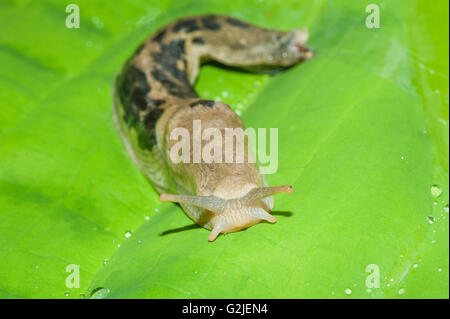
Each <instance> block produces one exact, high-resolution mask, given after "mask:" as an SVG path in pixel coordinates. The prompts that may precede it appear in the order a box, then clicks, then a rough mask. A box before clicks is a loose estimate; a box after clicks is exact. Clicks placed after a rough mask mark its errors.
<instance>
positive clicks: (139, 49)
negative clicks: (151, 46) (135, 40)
mask: <svg viewBox="0 0 450 319" xmlns="http://www.w3.org/2000/svg"><path fill="white" fill-rule="evenodd" d="M144 47H145V42H144V43H142V44H141V45H140V46H138V47H137V48H136V50H135V51H134V53H133V55H136V54H139V53H140V52H141V51H142V49H143V48H144Z"/></svg>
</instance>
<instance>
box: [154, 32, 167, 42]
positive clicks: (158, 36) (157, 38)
mask: <svg viewBox="0 0 450 319" xmlns="http://www.w3.org/2000/svg"><path fill="white" fill-rule="evenodd" d="M165 35H166V29H162V30H161V31H159V32H158V33H157V34H156V35H155V37H154V38H153V40H152V41H154V42H161V41H162V39H163V38H164V36H165Z"/></svg>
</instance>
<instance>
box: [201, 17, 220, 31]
mask: <svg viewBox="0 0 450 319" xmlns="http://www.w3.org/2000/svg"><path fill="white" fill-rule="evenodd" d="M202 23H203V26H204V27H205V29H208V30H219V29H220V24H218V23H217V21H216V17H215V16H206V17H203V18H202Z"/></svg>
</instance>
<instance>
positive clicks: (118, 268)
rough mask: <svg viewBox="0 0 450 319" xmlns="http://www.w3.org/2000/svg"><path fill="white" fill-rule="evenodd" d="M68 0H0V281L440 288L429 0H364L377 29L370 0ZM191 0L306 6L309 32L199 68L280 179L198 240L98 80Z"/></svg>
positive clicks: (1, 293) (26, 294) (443, 185)
mask: <svg viewBox="0 0 450 319" xmlns="http://www.w3.org/2000/svg"><path fill="white" fill-rule="evenodd" d="M68 3H70V2H69V1H67V2H65V1H59V0H58V1H57V0H54V1H50V0H47V1H26V0H22V1H19V0H17V1H11V0H2V1H1V2H0V29H1V30H2V31H0V61H1V68H0V112H1V113H0V114H1V116H0V136H1V144H0V147H1V148H0V174H1V175H0V218H1V222H0V297H3V298H79V297H82V296H83V294H86V295H87V296H88V295H89V294H90V293H91V292H92V291H95V292H96V293H95V294H94V297H111V298H122V297H123V298H139V297H146V298H164V297H177V298H202V297H207V298H220V297H230V298H234V297H256V298H260V297H261V298H264V297H273V298H282V297H287V298H316V297H319V298H343V297H348V298H403V297H406V298H428V297H438V298H448V296H449V288H448V282H449V281H448V280H449V277H448V273H449V271H448V270H449V231H448V230H449V224H448V220H449V216H448V190H449V189H448V188H449V187H448V105H449V104H448V94H449V90H448V54H449V49H448V2H446V1H433V3H432V4H431V3H429V2H427V1H406V0H404V1H399V0H398V1H385V2H382V3H379V5H380V17H381V28H379V29H368V28H366V26H365V19H366V16H367V15H368V13H366V12H365V8H366V6H367V4H369V3H370V1H345V0H342V1H312V0H311V1H294V0H289V1H281V0H274V1H268V0H265V1H262V0H261V1H256V0H255V1H244V0H240V1H228V2H226V1H225V2H224V1H221V0H218V1H206V0H205V1H198V0H195V1H194V0H192V1H187V0H182V1H180V0H177V1H170V0H165V1H137V0H136V1H129V0H127V1H125V0H123V1H92V0H83V1H77V3H78V4H79V6H80V10H81V28H80V29H67V28H65V24H64V23H65V19H66V13H65V6H66V5H67V4H68ZM210 12H213V13H222V14H229V15H233V16H236V17H239V18H242V19H245V20H247V21H250V22H252V23H255V24H258V25H261V26H266V27H272V28H279V29H290V28H298V27H302V26H306V27H308V28H309V30H310V35H311V37H310V42H309V43H310V46H311V47H312V48H313V49H314V50H315V52H316V56H315V58H314V59H312V60H310V61H308V62H307V63H304V64H301V65H299V66H296V67H294V68H292V69H290V70H289V71H286V72H284V73H280V74H278V75H276V76H272V77H269V76H267V75H254V74H246V73H239V72H236V71H233V70H225V69H220V68H217V67H215V66H205V67H204V68H203V69H202V71H201V74H200V79H199V81H198V83H197V85H196V88H197V90H198V91H199V93H200V94H201V95H202V96H204V97H209V98H216V97H217V98H219V99H222V100H223V101H225V102H227V103H229V104H230V105H232V106H233V107H234V108H235V109H237V110H239V112H241V113H242V117H243V120H244V122H245V123H246V125H247V126H249V127H267V128H269V127H276V128H279V152H278V153H279V169H278V172H277V173H276V174H274V175H270V176H268V180H269V183H270V184H272V185H278V184H292V185H293V186H294V188H295V192H294V193H293V194H290V195H278V196H277V197H276V200H275V211H276V212H275V214H276V215H277V217H278V223H277V224H275V225H270V224H267V223H262V224H259V225H257V226H254V227H252V228H250V229H248V230H246V231H242V232H239V233H233V234H230V235H227V236H220V237H219V238H218V239H217V240H216V241H215V242H214V243H209V242H207V240H206V238H207V235H208V232H207V231H206V230H204V229H202V228H198V227H194V226H192V222H191V221H190V220H189V219H188V218H187V217H186V216H185V215H184V214H183V212H182V210H181V209H180V208H179V207H177V206H175V205H173V204H168V203H167V204H164V205H162V204H159V202H158V200H157V194H156V193H155V191H154V190H153V189H152V187H151V186H150V185H149V184H148V182H147V181H146V179H145V178H144V177H143V176H142V175H141V174H140V173H139V171H138V169H137V168H136V167H135V166H134V165H133V164H132V163H131V161H130V160H129V159H128V157H127V155H126V153H125V151H124V148H123V146H122V144H121V142H120V140H119V138H118V136H117V133H116V132H115V130H114V127H113V124H112V120H111V94H110V90H111V83H112V80H113V78H114V76H115V74H116V73H117V71H118V69H119V68H120V66H121V65H122V63H123V62H124V61H125V60H126V58H128V57H129V55H130V54H131V53H132V52H133V51H134V49H135V47H137V46H138V45H139V43H140V42H141V41H142V40H143V39H144V38H145V37H146V36H148V35H149V34H150V33H151V32H153V31H154V30H156V29H157V28H158V27H160V26H162V25H163V24H165V23H167V22H169V21H171V20H173V19H176V18H178V17H181V16H185V15H189V14H200V13H210ZM434 184H436V185H438V186H439V187H438V188H440V189H441V190H442V194H441V195H440V196H438V197H435V196H433V194H432V192H431V187H432V185H434ZM436 189H437V188H436ZM436 189H433V190H434V191H435V192H434V195H436V194H437V193H436ZM445 205H447V206H445ZM125 234H128V235H130V234H131V236H125ZM128 237H129V238H128ZM68 264H77V265H80V270H81V277H80V278H81V286H80V288H78V289H77V288H73V289H69V288H67V287H66V283H65V280H66V277H67V276H68V275H69V273H66V271H65V270H66V266H67V265H68ZM370 264H376V265H377V266H378V267H379V269H380V272H381V285H380V288H373V289H368V288H367V287H366V278H367V276H368V275H369V273H368V272H366V267H367V266H368V265H370ZM99 288H104V289H99Z"/></svg>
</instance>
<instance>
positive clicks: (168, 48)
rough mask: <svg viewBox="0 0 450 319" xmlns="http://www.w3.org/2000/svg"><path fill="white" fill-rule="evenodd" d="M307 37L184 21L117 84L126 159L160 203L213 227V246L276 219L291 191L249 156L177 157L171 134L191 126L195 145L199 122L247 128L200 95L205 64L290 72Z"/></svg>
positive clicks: (154, 38) (209, 19) (153, 42)
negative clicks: (278, 202)
mask: <svg viewBox="0 0 450 319" xmlns="http://www.w3.org/2000/svg"><path fill="white" fill-rule="evenodd" d="M307 38H308V33H307V31H306V29H301V30H291V31H287V32H282V31H277V30H268V29H264V28H260V27H257V26H254V25H251V24H249V23H246V22H244V21H241V20H238V19H235V18H232V17H228V16H219V15H204V16H196V17H188V18H183V19H180V20H177V21H175V22H173V23H171V24H169V25H167V26H165V27H163V28H161V29H159V31H157V32H156V33H155V34H153V35H151V36H150V37H149V38H147V39H146V40H145V41H144V42H143V43H142V45H141V46H139V48H138V49H137V50H136V51H135V53H134V54H133V55H132V56H131V58H129V59H128V61H127V62H126V63H125V64H124V66H123V67H122V68H121V70H120V72H119V74H118V76H117V77H116V79H115V82H114V85H113V119H114V123H115V126H116V128H117V130H118V132H119V135H120V137H121V139H122V141H123V144H124V146H125V148H126V150H127V152H128V154H129V155H130V157H131V159H132V160H133V162H134V163H135V164H136V165H137V167H138V168H139V169H140V171H141V172H142V173H143V174H144V175H145V176H146V177H147V178H148V179H149V180H150V182H151V184H152V185H153V186H154V187H155V189H156V190H157V191H158V192H159V193H160V197H159V200H161V201H171V202H176V203H179V204H180V205H181V207H182V208H183V210H184V212H185V213H186V214H187V215H188V217H190V218H191V219H192V220H193V221H194V222H195V223H197V224H198V225H200V226H202V227H204V228H206V229H209V230H211V232H210V234H209V237H208V240H209V241H214V240H215V239H216V237H217V236H218V235H219V234H220V233H230V232H235V231H239V230H241V229H245V228H248V227H250V226H252V225H255V224H257V223H259V222H261V221H263V220H266V221H268V222H270V223H274V222H276V219H275V217H274V216H272V215H271V214H269V212H270V211H271V210H272V209H273V205H274V201H273V197H272V195H274V194H278V193H290V192H292V191H293V189H292V187H291V186H279V187H269V186H268V185H267V182H266V180H265V177H264V176H263V175H261V174H260V172H259V168H258V165H257V164H256V163H251V162H250V161H247V160H248V158H249V154H248V152H247V151H246V152H245V154H244V157H245V159H246V161H244V162H243V163H237V162H236V163H221V162H210V163H207V162H204V161H201V162H200V163H198V162H193V161H190V162H189V163H185V162H180V163H175V162H174V161H172V160H171V157H170V150H171V147H173V146H174V145H175V144H176V143H177V141H176V140H173V139H171V138H170V134H171V132H172V130H174V129H176V128H185V129H187V131H188V132H189V133H190V140H189V141H188V144H189V145H191V144H192V143H193V141H192V138H193V137H192V136H193V121H194V120H201V125H202V129H207V128H218V129H219V130H220V131H221V132H223V131H224V130H225V128H242V129H243V128H244V126H243V123H242V120H241V119H240V117H239V116H238V115H237V114H236V113H235V112H234V111H233V110H232V109H231V108H230V107H229V106H228V105H226V104H224V103H222V102H219V101H212V100H206V99H202V98H201V97H199V96H198V94H197V93H196V92H195V90H194V88H193V84H194V83H195V80H196V78H197V75H198V72H199V68H200V65H201V63H203V62H205V61H210V60H213V61H216V62H218V63H220V64H223V65H226V66H232V67H239V68H243V69H245V68H249V69H257V70H277V69H279V68H287V67H290V66H292V65H295V64H297V63H298V62H300V61H303V60H306V59H309V58H311V57H312V52H311V50H310V49H308V48H307V47H306V40H307ZM202 143H205V142H204V141H203V142H202ZM189 145H187V146H189ZM190 156H191V158H192V154H191V155H190Z"/></svg>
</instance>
